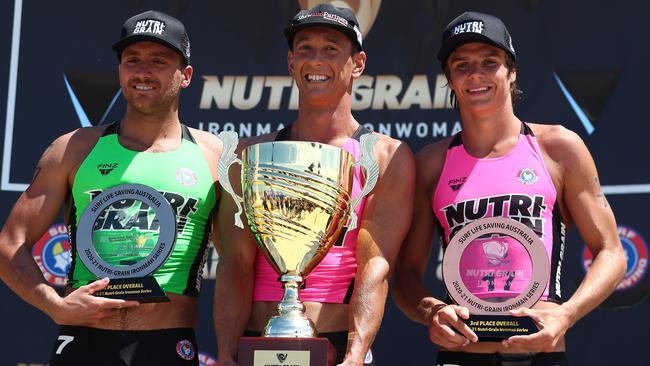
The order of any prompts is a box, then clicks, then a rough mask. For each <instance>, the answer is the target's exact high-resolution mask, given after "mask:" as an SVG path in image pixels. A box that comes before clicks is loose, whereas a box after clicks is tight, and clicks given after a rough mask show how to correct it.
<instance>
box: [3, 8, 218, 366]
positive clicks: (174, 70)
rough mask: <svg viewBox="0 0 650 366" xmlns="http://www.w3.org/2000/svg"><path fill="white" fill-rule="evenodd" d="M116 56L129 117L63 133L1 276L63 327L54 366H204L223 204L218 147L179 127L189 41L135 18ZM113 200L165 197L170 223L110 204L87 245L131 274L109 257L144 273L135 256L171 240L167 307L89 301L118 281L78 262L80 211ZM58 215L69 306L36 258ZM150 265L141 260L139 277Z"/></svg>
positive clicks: (7, 233) (9, 242) (19, 212)
mask: <svg viewBox="0 0 650 366" xmlns="http://www.w3.org/2000/svg"><path fill="white" fill-rule="evenodd" d="M113 49H114V50H115V52H116V53H117V57H118V59H119V80H120V86H121V88H122V94H123V95H124V99H125V100H126V104H127V105H126V113H125V115H124V116H123V118H122V119H121V120H120V121H117V122H115V123H113V124H110V125H108V126H95V127H88V128H81V129H78V130H76V131H73V132H70V133H67V134H65V135H63V136H61V137H59V138H57V139H56V140H55V141H54V142H53V143H52V144H51V145H50V146H49V147H48V148H47V149H46V150H45V152H44V153H43V156H42V158H41V159H40V161H39V163H38V165H37V167H36V172H35V174H34V178H33V181H32V183H31V185H30V186H29V187H28V188H27V190H26V191H25V192H24V193H23V194H22V195H21V196H20V198H19V199H18V201H17V202H16V204H15V206H14V208H13V210H12V211H11V213H10V215H9V217H8V219H7V221H6V223H5V225H4V227H3V229H2V232H1V233H0V277H1V278H2V280H3V281H4V282H5V283H6V284H7V285H8V286H9V287H10V288H11V289H12V290H13V291H14V292H15V293H16V294H17V295H18V296H20V297H21V298H22V299H24V300H25V301H26V302H28V303H30V304H31V305H33V306H35V307H37V308H38V309H40V310H41V311H43V312H44V313H45V314H47V315H48V316H49V317H51V318H52V320H53V321H55V322H56V323H57V324H59V325H60V333H59V336H58V338H57V341H56V342H55V344H54V347H53V349H52V359H51V361H50V365H53V366H54V365H85V366H87V365H198V364H199V363H198V350H197V346H196V341H195V336H194V330H193V328H194V326H195V323H196V318H197V315H196V314H197V306H198V302H197V297H198V295H199V292H200V287H201V269H202V268H203V263H204V260H205V254H206V251H207V249H208V248H207V245H208V242H209V237H210V233H211V228H212V227H213V220H212V218H213V215H212V212H213V208H214V206H215V203H216V202H217V200H218V196H219V194H220V189H219V188H218V183H217V174H216V166H217V160H218V159H219V156H220V155H221V149H222V145H221V141H220V140H219V139H218V138H217V137H215V136H214V135H212V134H209V133H207V132H202V131H198V130H195V129H190V128H188V127H186V126H184V125H183V124H181V122H180V120H179V113H178V104H179V94H180V91H181V89H184V88H187V87H188V86H189V85H190V81H191V79H192V71H193V70H192V66H190V43H189V38H188V36H187V33H186V31H185V27H184V25H183V24H182V23H181V22H180V21H179V20H177V19H175V18H173V17H171V16H169V15H166V14H163V13H160V12H156V11H148V12H144V13H141V14H138V15H135V16H133V17H131V18H129V19H128V20H127V21H126V22H125V23H124V26H123V27H122V32H121V36H120V39H119V41H118V42H117V43H115V44H114V45H113ZM134 187H136V188H138V187H139V188H142V187H144V188H142V189H134ZM110 190H115V192H135V193H134V194H142V192H145V193H146V192H150V193H146V194H145V195H144V196H143V197H148V198H151V199H152V200H153V201H152V202H157V203H161V202H159V201H156V197H159V198H163V200H162V201H163V202H162V203H164V204H163V205H162V206H163V207H167V208H169V210H168V212H170V214H169V216H168V217H167V220H166V221H163V220H162V218H161V217H162V215H159V213H158V211H156V209H154V211H155V215H153V214H151V210H150V208H151V206H153V205H151V204H150V205H147V204H145V203H144V201H138V200H137V199H134V200H130V201H129V200H123V201H115V202H114V203H113V204H112V205H111V206H109V207H108V208H106V207H104V208H102V210H103V209H105V211H101V210H98V211H101V212H102V214H99V215H98V216H97V217H93V220H92V221H91V226H92V229H91V230H92V240H90V241H92V242H93V245H94V248H95V249H96V250H97V252H98V253H99V256H100V257H102V259H105V260H106V262H107V263H110V264H111V266H114V267H113V268H117V269H121V268H131V267H129V265H132V263H131V261H130V260H124V258H121V259H122V260H121V261H120V260H118V261H117V262H116V261H115V258H114V257H113V256H115V255H123V256H124V255H126V254H134V255H135V259H134V261H133V262H135V263H138V260H141V259H142V257H138V253H139V252H141V251H144V253H145V259H146V254H147V252H151V249H152V243H153V242H155V241H156V240H154V239H157V236H156V235H157V234H156V233H158V232H160V233H161V234H160V235H161V236H162V235H163V234H162V233H163V231H164V232H171V233H172V234H171V235H172V238H173V242H174V246H173V249H172V250H171V252H170V253H169V254H168V255H169V256H168V257H167V259H166V261H153V262H154V263H156V264H157V265H158V267H156V270H155V271H153V273H152V274H151V275H152V276H153V277H154V278H155V280H156V282H157V283H158V284H159V285H160V287H161V288H162V290H164V291H165V293H166V296H167V297H168V298H169V301H168V302H156V303H140V302H138V301H130V300H123V299H114V298H105V297H100V296H94V295H93V294H94V293H96V292H97V291H100V290H102V289H105V288H106V287H107V286H108V285H109V282H110V281H115V280H109V278H108V277H111V276H106V277H104V278H99V279H98V277H101V276H97V275H95V274H93V273H94V272H93V271H91V268H89V266H88V263H87V261H83V260H80V259H81V258H80V256H81V255H83V253H84V251H82V250H80V248H82V247H87V246H88V243H87V242H86V241H78V240H77V239H78V236H77V233H78V232H79V231H81V230H88V225H87V223H85V222H84V220H85V218H84V217H85V213H87V212H92V211H94V209H95V207H101V205H100V203H98V202H97V200H93V199H94V198H96V197H98V196H101V194H102V192H111V191H110ZM116 194H117V193H116ZM164 201H166V203H165V202H164ZM134 202H135V203H134ZM167 203H168V205H167ZM134 204H135V206H134ZM125 206H129V207H125ZM61 207H63V208H64V212H65V220H66V225H67V227H68V231H69V235H70V239H71V247H72V258H73V262H72V266H71V268H70V271H69V273H68V286H67V288H66V291H65V294H64V296H60V295H59V294H58V293H57V292H56V290H54V289H53V288H52V287H50V286H49V285H48V283H47V281H46V280H45V279H44V278H43V275H42V274H41V271H40V270H39V268H38V266H37V265H36V263H35V262H34V260H33V258H32V256H31V254H30V249H31V247H32V245H33V244H34V243H35V242H36V241H37V239H38V238H40V237H41V235H42V234H43V233H44V232H45V230H46V229H47V228H48V227H49V226H50V225H51V223H52V222H53V221H54V220H55V219H56V218H57V216H58V214H59V212H60V209H61ZM87 207H89V210H87ZM91 216H92V215H91ZM170 223H171V225H170ZM152 232H154V234H153V236H151V235H152V234H151V233H152ZM154 249H156V248H154ZM149 254H151V253H149ZM151 258H154V259H155V258H156V256H155V255H153V256H152V257H151ZM148 266H149V261H141V264H140V267H133V269H132V271H140V270H143V271H144V270H146V269H147V267H148ZM100 268H101V267H100Z"/></svg>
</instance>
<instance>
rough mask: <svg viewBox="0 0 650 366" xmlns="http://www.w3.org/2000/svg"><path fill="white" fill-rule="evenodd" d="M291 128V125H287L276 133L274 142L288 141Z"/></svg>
mask: <svg viewBox="0 0 650 366" xmlns="http://www.w3.org/2000/svg"><path fill="white" fill-rule="evenodd" d="M291 126H292V125H288V126H287V127H285V128H283V129H281V130H280V131H278V134H277V135H276V136H275V141H287V140H289V139H290V138H291Z"/></svg>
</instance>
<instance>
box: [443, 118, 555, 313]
mask: <svg viewBox="0 0 650 366" xmlns="http://www.w3.org/2000/svg"><path fill="white" fill-rule="evenodd" d="M556 198H557V192H556V190H555V186H554V185H553V181H552V179H551V177H550V174H549V172H548V170H547V168H546V165H545V164H544V160H543V158H542V154H541V152H540V149H539V146H538V144H537V140H536V138H535V136H534V134H533V132H532V130H531V129H530V127H529V126H528V125H526V124H525V123H522V129H521V133H520V135H519V139H518V142H517V144H516V145H515V147H514V148H513V149H512V150H511V151H510V152H508V153H507V154H505V155H503V156H501V157H498V158H490V159H479V158H475V157H473V156H471V155H469V154H468V153H467V151H466V150H465V148H464V146H463V141H462V138H461V134H460V133H459V134H457V135H456V136H455V138H454V139H453V140H452V142H451V144H450V146H449V149H448V150H447V154H446V157H445V163H444V166H443V169H442V172H441V175H440V178H439V180H438V185H437V186H436V189H435V194H434V198H433V202H432V204H433V211H434V213H435V215H436V218H437V220H438V222H439V223H440V225H441V227H442V228H443V231H444V235H443V242H444V245H445V247H446V246H447V244H448V243H449V242H450V239H451V238H453V236H454V235H455V234H456V233H457V232H459V230H461V229H462V227H463V226H465V225H467V224H468V223H470V222H473V221H475V220H479V219H482V218H488V217H506V218H510V219H512V220H516V221H519V222H521V223H523V224H524V225H526V226H528V227H529V228H531V229H532V230H533V231H534V232H535V234H537V235H538V236H539V238H540V239H541V240H542V241H543V243H544V247H545V249H546V252H547V254H548V258H549V263H548V265H549V266H550V276H549V281H548V283H547V286H546V289H545V290H544V293H543V295H542V297H541V300H543V301H553V302H557V303H559V302H561V299H562V293H561V286H560V279H561V275H562V261H563V256H564V240H565V227H564V223H563V222H562V218H561V214H560V208H559V205H558V204H557V202H556ZM515 244H516V245H515ZM460 267H461V268H460V271H461V278H462V280H463V283H464V284H465V285H466V286H467V288H468V290H469V291H470V292H471V293H473V294H474V295H476V296H477V297H479V298H481V299H491V298H502V297H512V296H516V295H518V294H519V293H521V292H522V291H523V290H524V289H525V288H526V286H527V285H528V284H529V282H530V279H531V271H532V263H531V260H530V257H529V256H528V254H527V251H526V249H525V248H524V247H523V246H522V245H520V244H519V243H517V242H516V241H515V240H514V239H513V238H510V237H508V236H498V235H491V236H490V237H480V238H478V239H477V240H475V241H473V242H472V243H471V244H469V245H468V247H467V248H466V249H465V252H464V253H463V256H462V259H461V261H460Z"/></svg>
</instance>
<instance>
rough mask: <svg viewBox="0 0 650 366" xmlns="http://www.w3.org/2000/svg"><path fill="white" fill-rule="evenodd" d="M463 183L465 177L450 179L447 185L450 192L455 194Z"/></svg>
mask: <svg viewBox="0 0 650 366" xmlns="http://www.w3.org/2000/svg"><path fill="white" fill-rule="evenodd" d="M465 182H467V177H462V178H454V179H450V180H449V182H447V184H448V185H449V188H451V190H452V191H454V192H457V191H458V190H459V189H460V188H461V187H462V186H463V184H465Z"/></svg>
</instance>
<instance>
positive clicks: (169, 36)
mask: <svg viewBox="0 0 650 366" xmlns="http://www.w3.org/2000/svg"><path fill="white" fill-rule="evenodd" d="M140 41H151V42H157V43H160V44H162V45H164V46H167V47H169V48H171V49H172V50H174V51H176V52H178V53H179V54H180V55H181V56H182V57H183V60H184V61H185V64H186V65H189V64H190V39H189V37H188V36H187V32H185V26H184V25H183V23H181V21H180V20H178V19H176V18H174V17H172V16H170V15H167V14H164V13H161V12H159V11H155V10H149V11H145V12H144V13H140V14H138V15H134V16H132V17H131V18H129V19H127V20H126V21H125V22H124V25H123V26H122V33H121V35H120V40H119V41H117V42H116V43H115V44H114V45H113V50H114V51H115V52H117V58H118V59H121V56H122V51H123V50H124V49H125V48H126V47H127V46H128V45H130V44H131V43H134V42H140Z"/></svg>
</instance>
